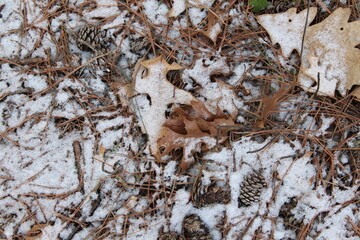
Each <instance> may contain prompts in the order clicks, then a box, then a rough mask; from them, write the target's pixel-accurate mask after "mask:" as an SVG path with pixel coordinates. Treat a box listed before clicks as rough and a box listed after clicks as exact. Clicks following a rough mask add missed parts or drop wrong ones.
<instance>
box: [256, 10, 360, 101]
mask: <svg viewBox="0 0 360 240" xmlns="http://www.w3.org/2000/svg"><path fill="white" fill-rule="evenodd" d="M306 11H307V10H303V11H302V12H300V13H298V14H297V13H296V9H295V8H291V9H289V10H288V11H286V12H284V13H279V14H266V15H261V16H258V17H257V20H258V22H259V23H260V24H261V25H262V26H263V27H264V28H265V29H266V31H267V32H268V33H269V35H270V38H271V40H272V43H273V44H275V43H279V44H280V46H281V49H282V52H283V54H284V55H285V56H287V57H288V56H290V54H291V52H292V51H293V50H294V49H295V50H296V51H298V52H299V53H300V51H301V42H302V35H303V32H304V26H305V21H306ZM350 14H351V11H350V9H349V8H338V9H336V10H335V11H334V12H333V13H332V14H330V15H329V16H328V17H327V18H326V19H325V20H323V21H322V22H320V23H318V24H315V25H312V26H309V27H307V30H306V34H305V38H304V49H303V55H302V59H301V65H302V66H301V69H300V73H299V76H298V81H299V83H300V86H301V87H302V88H303V89H305V90H307V91H310V92H317V93H318V94H320V95H329V96H334V95H335V90H338V91H339V92H340V94H341V95H342V96H345V95H346V94H347V92H348V90H350V89H351V88H352V86H354V85H360V78H359V76H360V50H359V49H357V48H356V46H357V45H359V44H360V21H354V22H348V19H349V17H350ZM315 15H316V8H310V9H309V19H308V24H309V23H310V22H311V21H312V20H313V19H314V17H315ZM314 82H316V84H315V86H314ZM356 91H357V90H356ZM355 95H357V94H355Z"/></svg>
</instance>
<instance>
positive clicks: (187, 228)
mask: <svg viewBox="0 0 360 240" xmlns="http://www.w3.org/2000/svg"><path fill="white" fill-rule="evenodd" d="M182 235H183V236H184V237H185V239H187V240H211V239H212V238H211V235H210V233H209V229H208V228H207V227H206V226H205V225H204V223H203V222H202V221H201V219H200V217H199V216H198V215H195V214H191V215H189V216H186V217H185V219H184V222H183V230H182Z"/></svg>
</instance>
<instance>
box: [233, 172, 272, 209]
mask: <svg viewBox="0 0 360 240" xmlns="http://www.w3.org/2000/svg"><path fill="white" fill-rule="evenodd" d="M264 187H266V182H265V178H264V177H263V176H261V174H260V173H258V172H255V173H252V174H250V175H248V176H246V177H245V179H244V181H243V183H242V184H241V185H240V196H239V207H240V206H241V205H245V206H250V205H251V204H252V203H253V202H258V201H259V200H260V193H261V191H262V189H263V188H264Z"/></svg>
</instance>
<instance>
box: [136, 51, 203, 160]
mask: <svg viewBox="0 0 360 240" xmlns="http://www.w3.org/2000/svg"><path fill="white" fill-rule="evenodd" d="M141 65H142V69H140V70H139V71H138V73H137V75H136V77H135V84H134V90H135V92H136V93H138V94H147V95H148V96H149V97H150V106H149V107H146V106H139V107H138V108H139V109H141V108H142V109H141V110H139V111H137V115H138V117H139V118H140V124H141V128H142V130H143V132H145V133H147V134H148V137H149V147H150V152H151V153H152V154H153V155H155V156H157V155H158V146H157V140H158V139H159V137H161V129H162V125H163V124H164V123H165V121H166V117H165V111H166V109H167V107H168V105H169V104H190V103H191V102H196V101H197V100H196V98H194V97H193V96H192V95H191V94H190V93H188V92H186V91H184V90H181V89H179V88H177V87H175V86H174V85H173V84H171V83H170V82H169V81H168V80H167V79H166V74H167V72H168V71H170V70H178V69H181V68H182V67H181V66H180V65H179V64H176V63H172V64H171V65H170V64H168V63H167V62H166V61H165V59H164V58H163V57H162V56H159V57H156V58H154V59H150V60H147V61H144V62H142V63H141ZM138 104H139V103H138Z"/></svg>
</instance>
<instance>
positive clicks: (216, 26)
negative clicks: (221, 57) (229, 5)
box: [204, 11, 222, 43]
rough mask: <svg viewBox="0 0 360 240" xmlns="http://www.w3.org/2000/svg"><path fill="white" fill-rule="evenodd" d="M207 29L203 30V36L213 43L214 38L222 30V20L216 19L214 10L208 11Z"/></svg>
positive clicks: (214, 41) (215, 38)
mask: <svg viewBox="0 0 360 240" xmlns="http://www.w3.org/2000/svg"><path fill="white" fill-rule="evenodd" d="M207 25H208V26H207V30H206V31H204V34H205V36H207V37H208V38H210V39H211V41H212V42H213V43H216V40H217V38H218V36H219V34H220V33H221V32H222V22H221V21H220V20H219V19H218V16H217V15H215V13H214V12H212V11H210V12H209V14H208V24H207Z"/></svg>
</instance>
